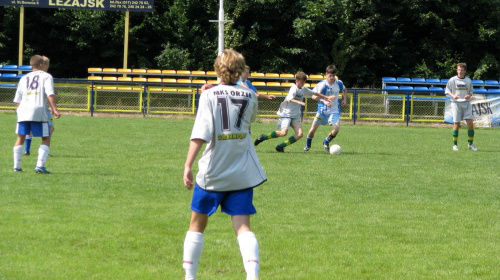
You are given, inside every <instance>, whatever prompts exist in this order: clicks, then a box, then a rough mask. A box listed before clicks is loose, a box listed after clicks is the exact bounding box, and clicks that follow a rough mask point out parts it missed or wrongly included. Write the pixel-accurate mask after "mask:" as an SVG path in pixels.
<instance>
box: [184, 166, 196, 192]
mask: <svg viewBox="0 0 500 280" xmlns="http://www.w3.org/2000/svg"><path fill="white" fill-rule="evenodd" d="M183 179H184V186H185V187H186V189H188V190H191V189H192V188H193V185H194V183H193V171H192V170H191V168H187V167H186V168H184V178H183Z"/></svg>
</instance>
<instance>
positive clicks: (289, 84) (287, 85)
mask: <svg viewBox="0 0 500 280" xmlns="http://www.w3.org/2000/svg"><path fill="white" fill-rule="evenodd" d="M293 85H295V83H281V86H282V87H291V86H293Z"/></svg>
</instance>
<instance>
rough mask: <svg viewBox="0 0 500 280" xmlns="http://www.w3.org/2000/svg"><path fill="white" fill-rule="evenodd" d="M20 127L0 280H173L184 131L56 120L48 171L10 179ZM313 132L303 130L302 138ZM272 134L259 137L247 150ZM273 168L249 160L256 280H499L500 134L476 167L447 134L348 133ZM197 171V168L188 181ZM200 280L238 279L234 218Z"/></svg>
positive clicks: (9, 130)
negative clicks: (258, 170) (255, 169)
mask: <svg viewBox="0 0 500 280" xmlns="http://www.w3.org/2000/svg"><path fill="white" fill-rule="evenodd" d="M15 118H16V117H15V114H14V113H10V112H3V113H0V129H1V130H2V131H3V133H2V134H1V136H0V144H1V147H2V153H1V154H0V155H1V156H0V164H1V166H2V168H1V169H0V182H1V183H0V213H1V214H0V215H1V218H0V279H1V280H4V279H9V280H10V279H86V280H87V279H182V277H183V269H182V247H183V240H184V236H185V233H186V230H187V227H188V224H189V217H190V210H189V204H190V199H191V192H190V191H187V190H186V189H185V188H184V187H183V183H182V173H183V165H184V160H185V156H186V152H187V147H188V144H189V136H190V133H191V128H192V125H193V120H192V119H163V118H107V117H93V118H92V117H79V116H63V117H62V118H61V119H59V120H56V121H55V124H56V131H55V134H54V137H53V142H52V147H51V154H53V155H54V156H53V157H52V158H49V159H48V162H47V164H46V167H47V169H49V170H51V171H52V172H53V174H50V175H38V174H35V173H34V171H33V170H34V166H35V162H36V150H37V147H38V145H39V143H40V140H39V139H35V140H34V141H33V145H32V155H31V156H29V157H23V163H22V167H23V169H24V172H23V173H14V172H12V146H13V144H14V141H15V138H16V136H15V134H14V128H15V121H16V120H15ZM309 127H310V124H305V125H304V130H305V131H307V130H308V129H309ZM274 129H275V123H256V124H254V125H253V126H252V135H253V138H255V137H257V135H259V134H261V133H269V132H271V131H272V130H274ZM326 133H327V128H325V127H321V128H320V129H319V130H318V132H317V137H316V138H315V139H314V141H313V147H312V149H311V151H310V152H308V153H304V152H303V151H302V148H303V146H304V142H305V140H304V139H301V140H299V141H298V143H296V144H294V145H292V146H290V147H288V148H287V149H286V153H284V154H278V153H276V152H275V150H274V147H275V146H276V145H277V144H279V143H280V141H281V140H283V138H282V139H272V140H269V141H266V142H263V143H261V144H260V145H259V146H258V147H257V148H256V149H257V153H258V155H259V158H260V160H261V163H262V165H263V166H264V169H265V170H266V173H267V176H268V182H266V183H265V184H263V185H262V186H260V187H258V188H257V189H256V191H255V198H254V202H255V206H256V208H257V211H258V214H257V215H255V216H253V217H252V229H253V230H254V231H255V233H256V235H257V237H258V240H259V245H260V259H261V273H260V276H261V279H498V278H499V275H500V260H499V258H498V252H500V222H499V221H500V175H499V172H498V170H499V164H500V161H499V160H498V159H499V158H500V149H499V148H498V140H499V139H500V137H499V136H500V130H498V129H497V130H493V129H477V130H476V139H475V144H476V146H477V147H478V148H479V151H478V152H471V151H468V150H467V149H466V138H467V137H466V129H465V128H462V130H461V131H460V136H459V146H460V148H461V150H460V151H459V152H453V151H452V150H451V146H452V144H451V127H444V128H438V127H401V126H398V127H391V126H375V125H355V126H354V125H351V124H347V122H344V124H343V126H342V127H341V132H340V134H339V136H338V137H337V139H335V142H336V143H338V144H339V145H341V146H342V148H343V153H342V154H341V155H339V156H331V155H329V154H326V153H325V152H324V151H323V148H322V146H321V139H323V138H324V136H325V135H326ZM195 168H197V166H195ZM198 279H200V280H204V279H205V280H212V279H231V280H233V279H235V280H236V279H244V269H243V265H242V263H241V256H240V254H239V249H238V246H237V242H236V238H235V236H234V233H233V232H232V227H231V226H230V218H229V217H228V216H226V215H225V214H221V213H220V212H218V213H216V214H215V215H214V216H212V217H211V219H210V222H209V225H208V228H207V230H206V234H205V247H204V251H203V255H202V259H201V264H200V268H199V274H198Z"/></svg>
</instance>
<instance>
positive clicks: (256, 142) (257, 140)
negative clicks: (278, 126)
mask: <svg viewBox="0 0 500 280" xmlns="http://www.w3.org/2000/svg"><path fill="white" fill-rule="evenodd" d="M262 136H264V135H261V136H259V137H258V138H257V139H255V142H253V145H254V146H257V145H259V144H260V143H261V142H264V139H262Z"/></svg>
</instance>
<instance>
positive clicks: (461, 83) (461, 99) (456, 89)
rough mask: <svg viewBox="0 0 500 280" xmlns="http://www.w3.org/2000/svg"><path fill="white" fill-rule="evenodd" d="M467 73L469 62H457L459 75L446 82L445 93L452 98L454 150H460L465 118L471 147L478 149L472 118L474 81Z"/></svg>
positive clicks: (473, 149) (474, 149)
mask: <svg viewBox="0 0 500 280" xmlns="http://www.w3.org/2000/svg"><path fill="white" fill-rule="evenodd" d="M465 73H467V64H465V63H458V64H457V75H456V76H454V77H452V78H451V79H450V80H449V81H448V83H447V84H446V90H445V94H447V95H449V96H450V98H451V114H452V115H453V131H452V136H453V151H458V145H457V144H458V130H459V128H460V121H462V120H465V122H466V123H467V128H468V131H467V134H468V136H469V139H468V142H469V146H468V147H469V149H470V150H472V151H477V148H476V146H474V144H473V142H474V122H473V120H472V104H471V103H470V101H471V100H472V93H473V91H474V90H473V88H472V81H471V80H470V79H469V77H465Z"/></svg>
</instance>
